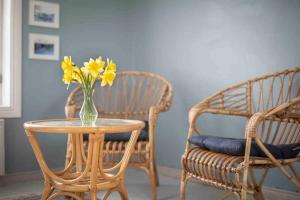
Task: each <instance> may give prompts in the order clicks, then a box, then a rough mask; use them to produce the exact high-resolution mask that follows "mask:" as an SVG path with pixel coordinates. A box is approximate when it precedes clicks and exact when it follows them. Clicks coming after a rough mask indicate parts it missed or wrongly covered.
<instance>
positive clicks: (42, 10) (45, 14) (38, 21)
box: [29, 0, 59, 28]
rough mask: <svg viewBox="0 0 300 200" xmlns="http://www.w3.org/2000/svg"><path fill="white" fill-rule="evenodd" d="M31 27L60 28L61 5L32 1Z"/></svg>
mask: <svg viewBox="0 0 300 200" xmlns="http://www.w3.org/2000/svg"><path fill="white" fill-rule="evenodd" d="M29 25H33V26H42V27H48V28H59V4H58V3H49V2H44V1H36V0H30V2H29Z"/></svg>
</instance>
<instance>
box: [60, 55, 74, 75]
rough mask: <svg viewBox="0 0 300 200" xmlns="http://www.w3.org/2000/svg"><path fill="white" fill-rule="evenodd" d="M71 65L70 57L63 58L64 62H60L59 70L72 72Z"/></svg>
mask: <svg viewBox="0 0 300 200" xmlns="http://www.w3.org/2000/svg"><path fill="white" fill-rule="evenodd" d="M73 65H74V63H73V62H72V58H71V56H65V57H64V60H63V61H62V62H61V68H62V70H63V71H64V72H65V71H73Z"/></svg>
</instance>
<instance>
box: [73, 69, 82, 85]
mask: <svg viewBox="0 0 300 200" xmlns="http://www.w3.org/2000/svg"><path fill="white" fill-rule="evenodd" d="M72 77H73V79H74V80H75V81H77V82H78V83H80V84H82V79H83V77H82V74H81V71H80V69H79V68H78V67H74V72H73V75H72Z"/></svg>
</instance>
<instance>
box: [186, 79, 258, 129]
mask: <svg viewBox="0 0 300 200" xmlns="http://www.w3.org/2000/svg"><path fill="white" fill-rule="evenodd" d="M251 106H252V105H251V82H249V81H246V82H243V83H239V84H236V85H233V86H231V87H229V88H226V89H224V90H221V91H219V92H217V93H215V94H213V95H212V96H210V97H207V98H206V99H204V100H203V101H201V102H200V103H198V104H196V105H194V106H193V107H192V108H191V109H190V111H189V124H190V128H192V129H194V130H196V127H195V124H196V120H197V118H198V117H199V116H200V115H201V114H202V113H211V114H220V115H234V116H242V117H251Z"/></svg>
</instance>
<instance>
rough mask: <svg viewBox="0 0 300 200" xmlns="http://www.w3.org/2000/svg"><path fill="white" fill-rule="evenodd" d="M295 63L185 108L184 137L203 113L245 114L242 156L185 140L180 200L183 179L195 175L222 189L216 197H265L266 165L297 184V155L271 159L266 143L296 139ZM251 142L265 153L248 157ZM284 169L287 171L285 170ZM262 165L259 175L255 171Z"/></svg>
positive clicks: (299, 94) (298, 75) (299, 129)
mask: <svg viewBox="0 0 300 200" xmlns="http://www.w3.org/2000/svg"><path fill="white" fill-rule="evenodd" d="M299 81H300V68H290V69H286V70H283V71H280V72H276V73H272V74H267V75H265V76H261V77H258V78H255V79H252V80H248V81H245V82H243V83H240V84H236V85H233V86H231V87H229V88H227V89H225V90H222V91H220V92H217V93H216V94H214V95H212V96H210V97H208V98H206V99H205V100H203V101H201V102H200V103H198V104H196V105H195V106H193V107H192V108H191V110H190V111H189V131H188V140H189V138H191V137H192V136H195V135H197V134H199V135H203V134H202V133H201V131H200V129H199V128H197V120H198V119H199V117H201V116H203V115H204V114H205V113H210V114H220V115H229V116H239V117H243V118H245V121H246V127H245V131H244V132H245V136H244V138H245V140H244V142H245V149H244V151H245V152H244V155H241V156H232V155H228V154H224V153H220V152H213V151H211V150H207V149H203V148H200V147H197V146H193V145H191V144H190V143H189V141H187V142H186V148H185V152H184V154H183V156H182V160H181V161H182V176H181V186H180V199H181V200H183V199H185V191H186V184H187V181H189V180H194V181H196V182H200V183H203V184H206V185H210V186H214V187H216V188H219V189H222V190H225V191H226V192H225V193H224V195H223V196H222V197H220V199H226V198H228V197H229V196H231V195H233V194H235V195H236V196H237V197H238V199H242V200H245V199H246V198H247V195H253V197H254V199H256V200H262V199H264V196H263V193H262V187H263V184H264V180H265V178H266V175H267V173H268V171H269V169H270V168H278V169H279V170H280V171H281V172H282V173H283V174H284V175H285V176H286V177H287V179H288V180H289V181H290V182H291V183H293V184H294V185H295V186H296V187H297V188H300V174H299V173H298V172H297V171H296V168H295V166H294V164H295V163H297V162H299V161H300V156H299V155H298V156H296V157H293V158H289V159H276V158H275V157H274V156H273V154H271V153H270V151H269V150H268V148H266V145H268V144H271V145H280V144H294V143H299V142H300V124H299V122H300V112H299V111H300V82H299ZM200 137H202V136H200ZM253 143H255V144H256V145H257V146H258V147H259V149H260V150H261V151H262V152H263V153H264V154H265V156H264V157H257V156H251V155H250V151H251V147H252V145H253ZM288 169H289V170H288ZM257 170H261V171H262V173H261V176H260V178H259V179H257V177H256V176H255V173H254V171H257Z"/></svg>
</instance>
